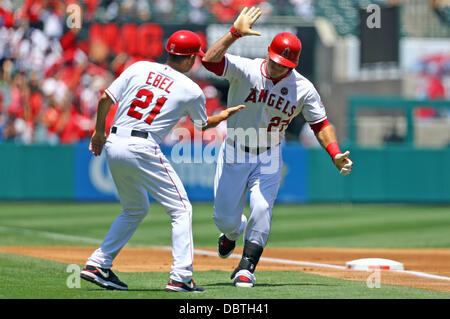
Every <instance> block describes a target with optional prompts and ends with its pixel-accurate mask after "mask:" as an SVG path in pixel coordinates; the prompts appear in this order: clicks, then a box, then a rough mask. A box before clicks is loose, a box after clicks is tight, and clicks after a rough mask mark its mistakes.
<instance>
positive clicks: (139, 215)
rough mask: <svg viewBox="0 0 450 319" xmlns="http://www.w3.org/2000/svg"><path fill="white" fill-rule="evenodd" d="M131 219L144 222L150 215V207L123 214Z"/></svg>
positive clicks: (128, 210) (127, 211)
mask: <svg viewBox="0 0 450 319" xmlns="http://www.w3.org/2000/svg"><path fill="white" fill-rule="evenodd" d="M122 214H123V215H125V216H126V217H127V218H129V219H134V220H142V219H144V218H145V216H147V214H148V207H144V208H140V209H127V210H124V211H123V212H122Z"/></svg>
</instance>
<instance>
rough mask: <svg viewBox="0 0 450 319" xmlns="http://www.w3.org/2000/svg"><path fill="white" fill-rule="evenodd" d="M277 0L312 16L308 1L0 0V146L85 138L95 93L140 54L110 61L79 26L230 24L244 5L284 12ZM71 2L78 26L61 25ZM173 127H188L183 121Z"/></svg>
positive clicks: (214, 106) (212, 94) (211, 103)
mask: <svg viewBox="0 0 450 319" xmlns="http://www.w3.org/2000/svg"><path fill="white" fill-rule="evenodd" d="M277 2H279V3H283V4H285V5H286V6H288V7H289V8H290V9H291V10H292V12H289V14H295V12H297V13H298V14H299V15H303V16H305V17H307V16H308V15H310V16H312V14H311V8H312V1H311V0H289V1H262V0H246V1H237V0H221V1H203V0H189V1H178V0H120V1H119V0H69V1H55V0H23V1H15V0H14V1H11V0H0V142H6V141H14V142H18V143H24V144H33V143H49V144H59V143H62V144H69V143H75V142H77V141H78V140H80V139H84V138H89V137H90V135H91V134H92V130H93V127H94V121H95V112H96V107H97V101H98V98H99V96H100V94H101V93H102V92H103V90H104V89H105V88H106V87H107V86H108V85H109V83H111V81H112V80H113V79H114V78H115V77H117V76H118V75H119V74H120V72H121V71H122V70H123V69H124V68H125V67H126V66H128V65H129V64H130V63H133V62H135V61H136V60H138V59H140V57H138V56H130V55H127V54H125V53H120V54H117V55H115V56H112V54H110V53H109V52H108V48H107V47H106V46H105V45H102V43H98V42H95V41H91V39H88V36H87V34H86V32H87V31H86V29H85V26H86V25H89V24H90V23H92V22H119V23H120V22H130V21H134V22H143V21H147V22H148V21H152V22H158V21H164V22H173V21H178V22H179V21H184V22H191V23H203V22H205V21H206V20H211V19H212V20H215V21H216V22H230V21H232V20H233V19H234V17H235V16H236V14H237V13H238V12H239V11H240V10H241V8H242V7H243V6H245V5H247V6H252V5H260V6H261V7H262V8H264V12H265V15H270V14H271V13H272V12H273V11H274V10H275V9H279V10H284V9H285V7H286V6H284V5H280V6H276V4H277ZM71 4H77V5H79V6H80V8H82V11H83V14H82V16H83V28H81V29H76V28H71V29H69V28H68V27H67V23H66V20H67V11H66V10H67V8H68V6H69V5H71ZM83 32H84V33H85V34H84V35H82V33H83ZM197 82H198V84H199V85H200V86H201V87H202V89H204V91H205V95H206V96H207V110H208V113H209V114H212V113H213V112H216V111H217V110H220V109H221V108H222V105H221V102H220V99H219V98H220V96H219V93H220V92H218V91H217V90H216V89H215V88H214V86H212V85H211V84H210V83H208V82H206V81H205V80H198V81H197ZM114 111H115V107H113V108H112V111H111V112H110V116H109V117H108V125H111V123H112V119H113V115H114ZM180 125H181V126H183V125H185V126H186V127H187V128H188V129H190V130H192V127H191V125H190V121H184V122H182V123H181V124H180ZM224 129H225V128H224V127H218V128H217V130H221V132H222V133H223V132H224ZM210 135H211V134H210Z"/></svg>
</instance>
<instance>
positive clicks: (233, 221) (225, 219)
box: [213, 214, 241, 233]
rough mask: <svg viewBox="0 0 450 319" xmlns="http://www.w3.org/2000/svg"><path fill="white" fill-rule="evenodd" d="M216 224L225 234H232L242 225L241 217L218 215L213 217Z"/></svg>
mask: <svg viewBox="0 0 450 319" xmlns="http://www.w3.org/2000/svg"><path fill="white" fill-rule="evenodd" d="M213 220H214V223H215V224H216V226H217V228H218V229H220V231H221V232H223V233H232V232H234V231H235V230H236V228H239V226H240V225H241V217H240V216H238V217H237V218H230V217H229V216H223V215H216V214H214V216H213Z"/></svg>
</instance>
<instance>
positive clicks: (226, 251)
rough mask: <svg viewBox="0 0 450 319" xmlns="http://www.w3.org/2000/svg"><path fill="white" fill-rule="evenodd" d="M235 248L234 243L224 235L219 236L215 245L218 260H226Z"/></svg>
mask: <svg viewBox="0 0 450 319" xmlns="http://www.w3.org/2000/svg"><path fill="white" fill-rule="evenodd" d="M234 247H236V241H234V240H229V239H228V238H227V236H225V234H221V235H220V237H219V242H218V243H217V254H218V255H219V257H220V258H227V257H228V256H230V255H231V253H232V252H233V250H234Z"/></svg>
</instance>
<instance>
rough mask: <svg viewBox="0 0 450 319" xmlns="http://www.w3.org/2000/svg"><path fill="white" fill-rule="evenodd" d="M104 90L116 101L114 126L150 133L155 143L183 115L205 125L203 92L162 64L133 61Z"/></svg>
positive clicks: (202, 125) (182, 75) (161, 138)
mask: <svg viewBox="0 0 450 319" xmlns="http://www.w3.org/2000/svg"><path fill="white" fill-rule="evenodd" d="M105 93H106V94H107V95H108V96H109V97H110V98H111V99H112V100H113V101H114V103H118V104H119V105H118V108H117V112H116V115H115V118H114V125H115V126H119V127H126V128H130V129H134V130H140V131H147V132H150V133H151V134H152V137H153V138H154V139H155V140H156V142H157V143H161V142H162V140H163V139H164V137H165V136H166V135H167V134H168V133H169V132H170V130H171V129H172V128H173V127H174V126H175V124H177V122H178V121H179V120H180V118H182V117H183V116H186V115H190V117H191V121H193V122H194V124H196V126H197V127H204V126H206V124H207V116H206V109H205V101H206V100H205V96H204V94H203V91H202V90H201V89H200V87H199V86H198V85H197V84H196V83H194V82H193V81H192V80H191V79H189V78H188V77H187V76H185V75H184V74H182V73H180V72H178V71H176V70H174V69H173V68H171V67H170V66H168V65H165V64H160V63H155V62H149V61H139V62H136V63H134V64H132V65H131V66H129V67H128V68H127V69H125V70H124V71H123V72H122V74H121V75H120V76H119V77H118V78H117V79H116V80H114V82H113V83H112V84H111V85H110V86H109V87H108V88H107V89H106V90H105Z"/></svg>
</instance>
